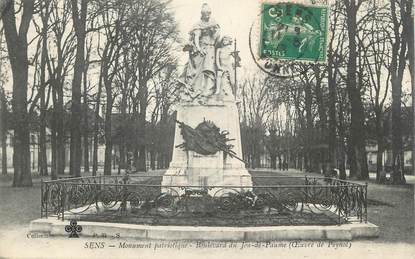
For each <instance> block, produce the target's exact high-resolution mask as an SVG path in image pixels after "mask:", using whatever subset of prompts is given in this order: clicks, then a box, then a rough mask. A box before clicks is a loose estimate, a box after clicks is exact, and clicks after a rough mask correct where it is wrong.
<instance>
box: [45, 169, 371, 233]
mask: <svg viewBox="0 0 415 259" xmlns="http://www.w3.org/2000/svg"><path fill="white" fill-rule="evenodd" d="M252 178H253V186H177V185H176V186H175V185H161V184H160V182H161V176H159V177H158V176H156V177H154V176H134V175H127V176H95V177H80V178H69V179H60V180H54V181H43V182H42V186H41V217H42V218H47V217H51V216H54V217H58V218H60V219H62V220H64V219H65V218H67V219H72V218H75V219H78V220H96V221H115V222H128V223H145V224H179V225H203V224H208V225H209V224H222V225H235V224H236V225H304V224H305V225H307V224H343V223H347V222H351V221H360V222H363V221H364V222H366V221H367V184H366V185H362V184H358V183H354V182H350V181H343V180H338V179H332V178H324V177H308V176H306V177H295V176H294V177H293V176H253V177H252ZM278 183H284V184H278ZM201 219H202V220H201ZM215 219H216V220H215ZM218 222H219V223H218Z"/></svg>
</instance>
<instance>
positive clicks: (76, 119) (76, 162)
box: [70, 0, 88, 177]
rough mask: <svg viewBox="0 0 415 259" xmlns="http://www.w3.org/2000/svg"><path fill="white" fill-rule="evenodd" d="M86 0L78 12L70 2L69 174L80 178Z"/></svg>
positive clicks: (73, 3)
mask: <svg viewBox="0 0 415 259" xmlns="http://www.w3.org/2000/svg"><path fill="white" fill-rule="evenodd" d="M87 3H88V1H87V0H81V9H80V10H78V1H77V0H72V1H71V5H72V18H73V26H74V28H75V35H76V56H75V64H74V72H73V80H72V106H71V147H70V149H71V150H70V173H71V175H74V176H77V177H78V176H81V160H82V159H81V157H82V148H81V128H80V125H81V117H82V111H81V82H82V74H83V71H84V66H85V57H84V56H85V50H84V48H85V34H86V32H85V30H86V13H87Z"/></svg>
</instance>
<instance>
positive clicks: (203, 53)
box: [180, 4, 220, 99]
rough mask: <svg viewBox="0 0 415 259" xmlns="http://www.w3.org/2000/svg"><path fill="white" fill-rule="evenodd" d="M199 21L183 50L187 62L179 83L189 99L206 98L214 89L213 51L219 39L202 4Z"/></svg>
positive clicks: (207, 11) (213, 24) (206, 6)
mask: <svg viewBox="0 0 415 259" xmlns="http://www.w3.org/2000/svg"><path fill="white" fill-rule="evenodd" d="M201 14H202V16H201V19H200V21H199V22H198V23H197V24H196V25H195V26H194V27H193V28H192V30H191V31H190V42H189V44H187V45H186V46H185V48H184V50H185V51H188V52H189V61H188V62H187V64H186V67H185V69H184V71H183V74H182V76H181V80H180V82H181V83H182V84H184V85H185V88H186V94H187V95H189V96H190V97H191V99H196V98H200V97H208V96H210V95H212V94H214V92H215V88H216V84H215V82H216V64H215V61H216V60H215V54H216V53H215V51H216V44H217V42H218V39H219V35H220V33H219V25H218V24H217V23H216V22H215V21H214V20H213V19H211V17H210V14H211V10H210V7H209V6H208V5H207V4H203V6H202V11H201Z"/></svg>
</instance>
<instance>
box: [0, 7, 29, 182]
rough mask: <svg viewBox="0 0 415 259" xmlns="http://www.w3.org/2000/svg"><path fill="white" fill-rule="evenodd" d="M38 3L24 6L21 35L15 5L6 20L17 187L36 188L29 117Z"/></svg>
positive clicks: (4, 15)
mask: <svg viewBox="0 0 415 259" xmlns="http://www.w3.org/2000/svg"><path fill="white" fill-rule="evenodd" d="M33 9H34V1H33V0H32V1H24V2H23V11H22V12H23V13H22V17H21V19H20V26H19V33H18V31H17V28H16V17H15V10H14V1H10V4H9V5H8V6H7V7H6V8H5V10H4V12H3V16H2V20H3V26H4V35H5V37H6V43H7V50H8V54H9V60H10V64H11V70H12V77H13V100H12V109H13V116H14V118H15V125H14V143H13V151H14V152H13V153H14V162H13V166H14V177H13V186H14V187H21V186H32V185H33V184H32V176H31V169H30V131H29V123H28V122H29V118H28V113H27V79H28V65H29V64H28V63H29V62H28V57H27V46H28V44H27V31H28V29H29V25H30V21H31V19H32V15H33Z"/></svg>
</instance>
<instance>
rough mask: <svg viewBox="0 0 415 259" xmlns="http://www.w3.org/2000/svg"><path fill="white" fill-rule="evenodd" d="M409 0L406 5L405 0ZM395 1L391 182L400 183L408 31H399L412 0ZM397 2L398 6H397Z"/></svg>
mask: <svg viewBox="0 0 415 259" xmlns="http://www.w3.org/2000/svg"><path fill="white" fill-rule="evenodd" d="M407 1H409V4H408V5H407V4H406V2H407ZM407 1H402V2H401V3H397V1H396V0H391V6H390V11H391V17H392V24H393V34H392V35H390V37H389V39H390V41H391V44H392V57H391V63H390V72H391V86H392V170H393V174H392V177H391V178H392V183H394V184H401V183H404V182H405V177H404V174H403V164H404V161H403V148H402V147H403V145H402V131H401V116H402V108H401V101H402V79H403V73H404V70H405V68H406V53H407V41H408V39H407V38H408V37H409V31H406V30H407V29H409V28H407V27H406V28H407V29H405V30H404V31H403V32H404V33H401V30H402V28H401V27H402V24H403V22H404V21H407V20H410V18H411V16H410V15H411V10H412V1H411V0H407ZM397 4H398V5H399V8H397Z"/></svg>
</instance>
